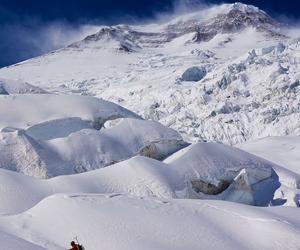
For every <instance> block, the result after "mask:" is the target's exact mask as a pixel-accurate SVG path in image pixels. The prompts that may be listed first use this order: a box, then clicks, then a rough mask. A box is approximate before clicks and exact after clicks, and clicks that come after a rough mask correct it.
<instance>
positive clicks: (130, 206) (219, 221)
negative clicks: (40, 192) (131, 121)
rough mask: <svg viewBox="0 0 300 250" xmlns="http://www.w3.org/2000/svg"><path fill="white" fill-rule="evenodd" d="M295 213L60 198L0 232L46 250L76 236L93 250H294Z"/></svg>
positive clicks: (3, 221)
mask: <svg viewBox="0 0 300 250" xmlns="http://www.w3.org/2000/svg"><path fill="white" fill-rule="evenodd" d="M299 218H300V210H299V209H297V208H282V207H279V208H256V207H250V206H245V205H240V204H236V203H228V202H224V201H201V200H163V199H149V198H142V197H140V198H138V197H133V196H126V195H120V194H111V195H97V194H90V195H88V194H61V195H55V196H51V197H48V198H47V199H45V200H43V201H42V202H40V203H39V204H37V205H36V206H35V207H33V208H32V209H30V210H28V211H26V212H24V213H22V214H19V215H14V216H6V217H1V218H0V228H1V230H3V231H5V232H8V233H11V234H14V235H16V236H17V237H21V238H23V239H25V240H28V241H30V242H33V243H35V244H38V245H40V246H42V247H45V248H46V249H52V250H62V249H66V248H67V247H68V242H70V241H71V240H72V239H73V238H74V237H75V236H78V239H79V241H80V242H81V243H82V244H83V245H84V246H85V247H86V249H90V250H98V249H108V250H114V249H116V250H117V249H124V250H127V249H131V250H132V249H149V250H150V249H164V250H168V249H172V250H174V249H176V250H177V249H199V247H200V248H201V249H211V248H214V249H297V247H298V246H299V244H300V240H299V233H300V231H299V228H300V221H299Z"/></svg>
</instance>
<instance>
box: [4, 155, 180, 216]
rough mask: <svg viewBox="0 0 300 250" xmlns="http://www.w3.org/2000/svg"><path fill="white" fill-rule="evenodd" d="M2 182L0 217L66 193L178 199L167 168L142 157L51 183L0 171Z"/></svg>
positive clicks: (158, 162) (54, 179)
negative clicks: (52, 195) (118, 194)
mask: <svg viewBox="0 0 300 250" xmlns="http://www.w3.org/2000/svg"><path fill="white" fill-rule="evenodd" d="M0 181H1V186H2V187H3V188H2V189H1V190H0V199H1V206H0V214H12V213H19V212H23V211H25V210H27V209H29V208H31V207H33V206H34V205H35V204H37V203H38V202H39V201H41V200H42V199H43V198H45V197H47V196H49V195H51V194H57V193H65V192H80V193H102V194H105V193H127V194H132V195H136V196H149V197H160V198H166V199H167V198H172V197H175V193H174V190H173V179H172V173H170V170H169V169H168V165H166V164H164V163H162V162H160V161H156V160H153V159H149V158H146V157H141V156H139V157H134V158H132V159H130V160H127V161H123V162H121V163H118V164H115V165H113V166H110V167H107V168H103V169H99V170H95V171H91V172H87V173H83V174H76V175H68V176H59V177H55V178H51V179H48V180H39V179H35V178H32V177H29V176H25V175H22V174H19V173H15V172H12V171H7V170H3V169H0Z"/></svg>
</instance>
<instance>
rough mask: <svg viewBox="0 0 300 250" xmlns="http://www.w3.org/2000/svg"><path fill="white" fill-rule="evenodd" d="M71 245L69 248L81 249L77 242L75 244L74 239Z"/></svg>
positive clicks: (73, 249) (71, 249) (72, 249)
mask: <svg viewBox="0 0 300 250" xmlns="http://www.w3.org/2000/svg"><path fill="white" fill-rule="evenodd" d="M71 246H72V248H70V250H83V247H82V246H81V245H79V244H76V243H75V241H72V242H71Z"/></svg>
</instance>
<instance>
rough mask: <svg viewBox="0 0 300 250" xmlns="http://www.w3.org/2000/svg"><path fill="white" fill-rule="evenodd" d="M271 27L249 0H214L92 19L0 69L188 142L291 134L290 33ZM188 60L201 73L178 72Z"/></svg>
mask: <svg viewBox="0 0 300 250" xmlns="http://www.w3.org/2000/svg"><path fill="white" fill-rule="evenodd" d="M281 27H282V26H281V25H280V24H278V23H277V22H276V21H274V20H273V19H272V18H271V17H269V16H268V15H267V14H266V13H265V12H263V11H261V10H259V9H257V8H255V7H253V6H247V5H243V4H233V5H221V6H214V7H212V8H210V9H208V10H205V11H197V12H194V13H190V14H185V15H182V16H178V17H175V18H174V19H172V20H170V21H169V22H167V23H163V24H161V23H160V24H151V25H136V26H133V25H132V26H129V25H118V26H113V27H101V29H100V31H99V32H98V33H96V34H93V35H91V36H89V37H87V38H86V39H84V40H83V41H79V42H77V43H74V44H72V45H71V46H69V47H67V48H65V49H61V50H58V51H55V52H53V53H50V54H47V55H44V56H41V57H38V58H34V59H32V60H28V61H25V62H22V63H19V64H17V65H15V66H13V67H6V68H3V69H1V70H0V77H4V78H7V79H20V80H22V81H26V82H29V83H30V84H34V85H36V86H39V87H43V88H44V89H46V90H47V91H52V92H59V93H79V94H84V95H92V96H97V97H101V98H104V99H106V100H110V101H113V102H116V103H119V104H120V105H122V106H125V107H126V108H129V109H130V110H132V111H134V112H136V113H138V114H139V115H141V116H142V117H144V118H146V119H152V120H157V121H160V122H161V123H163V124H164V125H167V126H170V127H172V128H174V129H176V130H178V131H179V132H180V133H181V134H182V135H183V136H184V138H185V140H189V141H191V142H197V141H203V140H209V141H217V142H223V143H226V144H237V143H241V142H243V141H247V140H250V139H255V138H259V137H262V136H268V135H287V134H291V135H298V134H299V133H300V131H299V127H300V126H299V120H300V119H299V105H298V104H299V96H300V95H299V91H300V90H299V83H298V81H299V75H298V73H297V72H298V68H299V62H300V60H299V42H298V41H293V42H289V41H288V40H289V39H288V38H287V37H285V36H283V35H281V33H280V28H281ZM65 65H69V67H67V68H66V67H65ZM193 67H197V68H199V69H201V72H202V73H203V72H205V74H204V73H203V74H201V75H200V74H198V73H197V79H196V80H199V81H198V82H186V81H183V79H184V78H182V75H183V73H184V72H185V71H186V70H188V69H190V68H193ZM200 76H201V77H200ZM194 79H195V78H193V79H192V80H194ZM287 121H290V122H287Z"/></svg>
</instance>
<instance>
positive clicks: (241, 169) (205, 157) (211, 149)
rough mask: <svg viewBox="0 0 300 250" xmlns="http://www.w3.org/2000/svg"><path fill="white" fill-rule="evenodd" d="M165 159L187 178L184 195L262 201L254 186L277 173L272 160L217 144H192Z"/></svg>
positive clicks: (182, 176)
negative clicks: (274, 171) (257, 195)
mask: <svg viewBox="0 0 300 250" xmlns="http://www.w3.org/2000/svg"><path fill="white" fill-rule="evenodd" d="M164 162H165V163H167V164H170V166H171V168H172V169H173V170H175V171H176V172H177V173H178V175H179V176H181V178H182V179H183V180H184V181H181V184H183V183H185V185H187V189H186V190H185V191H184V192H186V193H183V195H184V196H189V197H192V198H199V197H200V198H209V197H211V198H213V199H224V200H230V201H235V202H240V203H246V204H252V205H253V204H261V203H262V201H261V200H256V198H255V195H256V194H255V192H256V191H255V190H254V185H256V184H258V183H260V182H262V181H265V180H268V179H272V178H273V174H274V173H273V172H272V171H273V170H272V169H273V165H272V163H270V162H268V161H265V160H263V159H260V158H257V157H256V156H254V155H251V154H249V153H247V152H244V151H242V150H239V149H237V148H233V147H230V146H226V145H222V144H217V143H198V144H194V145H191V146H189V147H187V148H185V149H182V150H180V151H178V152H176V153H175V154H173V155H172V156H170V157H169V158H167V159H166V160H165V161H164ZM182 188H183V189H184V188H186V187H184V186H183V187H182ZM257 191H258V192H261V190H257ZM274 191H275V190H273V193H274ZM264 202H266V201H264ZM267 202H270V200H269V201H267Z"/></svg>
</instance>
